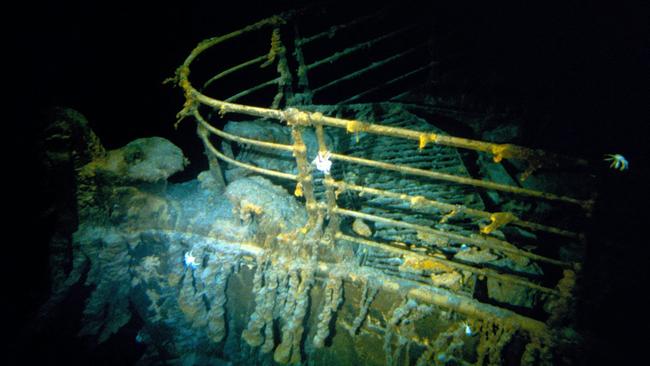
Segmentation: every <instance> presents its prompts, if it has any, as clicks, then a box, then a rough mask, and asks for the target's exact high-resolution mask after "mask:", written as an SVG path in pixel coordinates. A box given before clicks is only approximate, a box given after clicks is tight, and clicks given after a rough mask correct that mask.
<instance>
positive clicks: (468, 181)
mask: <svg viewBox="0 0 650 366" xmlns="http://www.w3.org/2000/svg"><path fill="white" fill-rule="evenodd" d="M331 158H332V159H334V160H340V161H347V162H350V163H356V164H361V165H366V166H371V167H375V168H380V169H386V170H392V171H396V172H400V173H404V174H412V175H419V176H422V177H427V178H432V179H438V180H444V181H447V182H454V183H458V184H464V185H470V186H475V187H481V188H485V189H492V190H495V191H501V192H508V193H514V194H519V195H525V196H531V197H537V198H544V199H547V200H551V201H561V202H568V203H573V204H577V205H582V204H583V201H581V200H578V199H575V198H571V197H567V196H560V195H556V194H553V193H547V192H542V191H535V190H532V189H526V188H520V187H515V186H509V185H505V184H500V183H495V182H490V181H483V180H480V179H474V178H466V177H460V176H457V175H453V174H446V173H439V172H434V171H430V170H424V169H418V168H411V167H408V166H401V165H395V164H390V163H384V162H379V161H375V160H369V159H363V158H357V157H351V156H347V155H341V154H336V153H332V154H331Z"/></svg>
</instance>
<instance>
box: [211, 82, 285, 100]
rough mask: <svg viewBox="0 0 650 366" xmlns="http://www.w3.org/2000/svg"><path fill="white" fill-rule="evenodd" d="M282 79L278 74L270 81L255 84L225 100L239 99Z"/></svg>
mask: <svg viewBox="0 0 650 366" xmlns="http://www.w3.org/2000/svg"><path fill="white" fill-rule="evenodd" d="M280 80H282V77H280V76H278V77H277V78H275V79H271V80H269V81H266V82H263V83H262V84H259V85H256V86H254V87H252V88H250V89H246V90H244V91H242V92H239V93H237V94H235V95H233V96H231V97H229V98H226V99H224V101H225V102H232V101H234V100H237V99H239V98H241V97H243V96H246V95H248V94H250V93H253V92H256V91H258V90H260V89H263V88H266V87H267V86H271V85H276V84H277V83H279V82H280Z"/></svg>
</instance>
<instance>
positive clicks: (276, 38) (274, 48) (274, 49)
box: [260, 28, 283, 67]
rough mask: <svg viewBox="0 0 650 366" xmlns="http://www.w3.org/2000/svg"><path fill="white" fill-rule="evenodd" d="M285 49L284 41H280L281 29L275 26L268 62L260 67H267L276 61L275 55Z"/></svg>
mask: <svg viewBox="0 0 650 366" xmlns="http://www.w3.org/2000/svg"><path fill="white" fill-rule="evenodd" d="M282 51H283V46H282V43H281V42H280V29H279V28H275V29H273V33H271V49H270V50H269V53H268V54H267V55H266V62H264V63H263V64H262V65H260V67H267V66H269V65H270V64H272V63H273V61H275V57H276V56H277V55H278V53H280V52H282Z"/></svg>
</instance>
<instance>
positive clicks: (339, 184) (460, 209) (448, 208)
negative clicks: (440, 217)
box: [323, 179, 580, 239]
mask: <svg viewBox="0 0 650 366" xmlns="http://www.w3.org/2000/svg"><path fill="white" fill-rule="evenodd" d="M323 184H325V185H330V186H334V187H336V188H339V189H344V190H347V189H349V190H353V191H357V192H363V193H368V194H372V195H375V196H383V197H389V198H394V199H399V200H402V201H405V202H409V203H410V204H411V206H412V207H413V206H414V203H416V204H417V205H424V206H431V207H435V208H437V209H440V210H443V211H445V212H446V213H450V212H454V211H456V212H457V213H458V214H467V215H470V216H474V217H478V218H482V219H488V220H489V219H490V216H491V215H492V213H491V212H487V211H482V210H477V209H473V208H470V207H466V206H461V205H454V204H451V203H446V202H441V201H436V200H431V199H427V198H425V197H423V196H411V195H407V194H403V193H395V192H390V191H386V190H382V189H376V188H370V187H365V186H359V185H355V184H350V183H346V182H343V181H335V180H328V179H324V180H323ZM511 223H512V224H514V225H517V226H521V227H526V228H529V229H535V230H540V231H546V232H549V233H553V234H557V235H561V236H565V237H570V238H576V239H579V238H580V234H578V233H575V232H573V231H569V230H564V229H560V228H556V227H553V226H546V225H542V224H539V223H536V222H530V221H526V220H521V219H519V218H515V219H514V220H513V221H511Z"/></svg>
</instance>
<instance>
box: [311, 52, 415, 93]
mask: <svg viewBox="0 0 650 366" xmlns="http://www.w3.org/2000/svg"><path fill="white" fill-rule="evenodd" d="M421 45H422V44H419V45H417V46H415V47H412V48H409V49H408V50H406V51H404V52H401V53H398V54H395V55H393V56H389V57H387V58H385V59H383V60H381V61H376V62H373V63H371V64H370V65H369V66H366V67H364V68H361V69H359V70H356V71H353V72H351V73H349V74H347V75H345V76H342V77H340V78H338V79H336V80H332V81H330V82H329V83H327V84H324V85H321V86H319V87H317V88H314V89H313V90H312V93H314V94H316V93H319V92H320V91H322V90H324V89H327V88H329V87H331V86H332V85H336V84H338V83H340V82H342V81H346V80H350V79H354V78H356V77H359V76H361V75H363V74H364V73H366V72H369V71H371V70H374V69H376V68H378V67H382V66H384V65H386V64H388V63H390V62H392V61H395V60H397V59H399V58H401V57H404V56H406V55H408V54H409V53H412V52H414V51H415V50H416V49H417V48H418V47H420V46H421Z"/></svg>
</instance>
